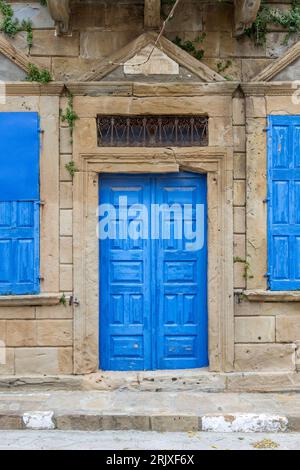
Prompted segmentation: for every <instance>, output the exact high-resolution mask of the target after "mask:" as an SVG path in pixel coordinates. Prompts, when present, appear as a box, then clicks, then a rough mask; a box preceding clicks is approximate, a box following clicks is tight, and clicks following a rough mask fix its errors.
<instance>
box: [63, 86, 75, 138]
mask: <svg viewBox="0 0 300 470" xmlns="http://www.w3.org/2000/svg"><path fill="white" fill-rule="evenodd" d="M67 96H68V104H67V108H66V110H65V112H64V113H62V114H61V120H62V122H67V123H68V127H69V130H70V134H71V142H73V130H74V127H75V122H76V121H77V120H78V119H79V117H78V115H77V114H76V113H75V111H74V108H73V95H72V93H68V95H67Z"/></svg>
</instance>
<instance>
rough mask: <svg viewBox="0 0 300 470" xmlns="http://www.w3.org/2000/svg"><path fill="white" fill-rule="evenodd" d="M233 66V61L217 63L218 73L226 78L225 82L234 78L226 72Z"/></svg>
mask: <svg viewBox="0 0 300 470" xmlns="http://www.w3.org/2000/svg"><path fill="white" fill-rule="evenodd" d="M231 65H232V61H231V60H226V61H224V60H223V61H220V62H217V70H218V73H219V74H220V75H223V77H224V78H225V80H232V77H230V76H229V75H226V74H225V73H224V72H226V70H227V69H228V68H229V67H231Z"/></svg>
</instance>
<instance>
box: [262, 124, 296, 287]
mask: <svg viewBox="0 0 300 470" xmlns="http://www.w3.org/2000/svg"><path fill="white" fill-rule="evenodd" d="M269 128H270V129H269V142H268V148H269V155H268V202H269V209H268V261H269V273H268V274H269V283H270V288H271V289H272V290H297V289H300V116H270V117H269Z"/></svg>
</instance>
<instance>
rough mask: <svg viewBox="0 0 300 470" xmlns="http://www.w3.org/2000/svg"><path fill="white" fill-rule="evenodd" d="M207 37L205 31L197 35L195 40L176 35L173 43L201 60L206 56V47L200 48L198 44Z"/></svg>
mask: <svg viewBox="0 0 300 470" xmlns="http://www.w3.org/2000/svg"><path fill="white" fill-rule="evenodd" d="M205 37H206V34H205V33H203V34H201V35H200V36H197V37H196V39H195V40H194V41H183V40H182V38H180V37H179V36H176V38H175V39H174V40H173V43H174V44H176V46H178V47H180V48H181V49H183V50H184V51H186V52H188V53H189V54H191V55H192V56H193V57H195V58H196V59H198V60H201V59H202V58H203V57H204V49H199V48H197V47H196V46H197V45H199V44H202V43H203V41H204V39H205Z"/></svg>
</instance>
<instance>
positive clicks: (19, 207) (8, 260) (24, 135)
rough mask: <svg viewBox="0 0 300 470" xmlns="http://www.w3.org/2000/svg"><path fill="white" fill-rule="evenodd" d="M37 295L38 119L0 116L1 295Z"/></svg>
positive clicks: (21, 115) (23, 115)
mask: <svg viewBox="0 0 300 470" xmlns="http://www.w3.org/2000/svg"><path fill="white" fill-rule="evenodd" d="M38 292H39V119H38V114H37V113H0V295H9V294H11V295H13V294H36V293H38Z"/></svg>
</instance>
